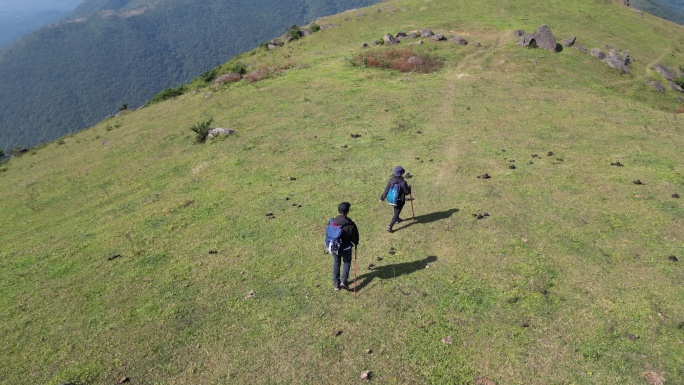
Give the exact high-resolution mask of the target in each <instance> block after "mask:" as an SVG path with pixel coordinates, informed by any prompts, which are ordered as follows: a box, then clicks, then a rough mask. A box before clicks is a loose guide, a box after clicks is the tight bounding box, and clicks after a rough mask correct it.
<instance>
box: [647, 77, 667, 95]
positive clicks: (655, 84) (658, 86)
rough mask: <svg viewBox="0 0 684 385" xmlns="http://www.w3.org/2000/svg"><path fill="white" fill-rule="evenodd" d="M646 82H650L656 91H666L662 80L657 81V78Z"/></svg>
mask: <svg viewBox="0 0 684 385" xmlns="http://www.w3.org/2000/svg"><path fill="white" fill-rule="evenodd" d="M646 84H648V85H650V86H651V87H653V90H654V91H656V92H660V93H663V92H665V87H663V85H662V84H660V82H657V81H655V80H651V81H649V82H646Z"/></svg>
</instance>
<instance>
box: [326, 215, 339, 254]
mask: <svg viewBox="0 0 684 385" xmlns="http://www.w3.org/2000/svg"><path fill="white" fill-rule="evenodd" d="M341 246H342V228H341V227H340V226H339V225H338V224H337V223H335V218H330V222H328V226H326V228H325V251H327V252H328V253H329V254H330V255H333V256H338V255H339V253H340V247H341Z"/></svg>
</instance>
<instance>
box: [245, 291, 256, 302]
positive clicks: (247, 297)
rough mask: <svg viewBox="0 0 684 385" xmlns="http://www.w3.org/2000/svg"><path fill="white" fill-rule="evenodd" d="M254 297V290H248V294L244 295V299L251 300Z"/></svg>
mask: <svg viewBox="0 0 684 385" xmlns="http://www.w3.org/2000/svg"><path fill="white" fill-rule="evenodd" d="M255 295H256V294H254V290H250V292H249V293H247V294H246V295H245V299H246V300H247V299H252V298H254V296H255Z"/></svg>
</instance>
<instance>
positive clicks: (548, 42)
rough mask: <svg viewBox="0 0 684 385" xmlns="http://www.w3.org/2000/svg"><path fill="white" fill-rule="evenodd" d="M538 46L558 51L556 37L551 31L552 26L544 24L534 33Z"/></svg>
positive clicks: (533, 36)
mask: <svg viewBox="0 0 684 385" xmlns="http://www.w3.org/2000/svg"><path fill="white" fill-rule="evenodd" d="M532 39H534V41H535V43H536V44H537V47H539V48H543V49H546V50H549V51H553V52H556V44H557V43H556V37H555V36H554V35H553V32H551V28H549V26H548V25H546V24H544V25H542V26H541V27H539V29H538V30H536V31H535V32H534V33H533V34H532Z"/></svg>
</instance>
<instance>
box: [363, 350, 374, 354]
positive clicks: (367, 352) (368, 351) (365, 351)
mask: <svg viewBox="0 0 684 385" xmlns="http://www.w3.org/2000/svg"><path fill="white" fill-rule="evenodd" d="M364 353H366V354H371V353H373V349H366V350H364Z"/></svg>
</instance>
